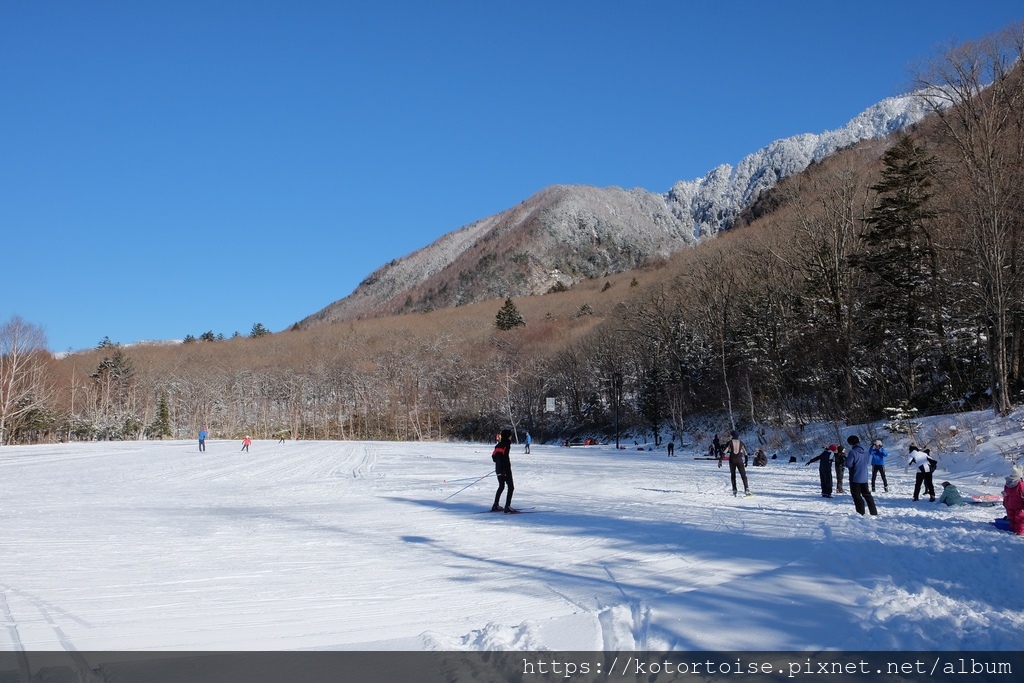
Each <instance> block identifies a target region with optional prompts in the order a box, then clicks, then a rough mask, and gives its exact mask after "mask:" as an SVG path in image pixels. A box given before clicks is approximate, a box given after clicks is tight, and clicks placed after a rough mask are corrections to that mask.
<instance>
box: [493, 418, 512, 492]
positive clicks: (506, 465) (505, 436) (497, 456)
mask: <svg viewBox="0 0 1024 683" xmlns="http://www.w3.org/2000/svg"><path fill="white" fill-rule="evenodd" d="M511 450H512V430H511V429H503V430H501V433H500V434H499V435H498V445H496V446H495V447H494V451H493V452H492V453H491V460H493V461H494V473H495V474H496V475H498V491H497V493H495V494H494V505H492V506H491V512H498V511H500V510H501V509H502V508H501V506H500V505H499V503H498V501H499V500H500V499H501V492H502V491H504V490H505V487H506V486H507V487H508V493H507V494H506V495H505V508H504V510H505V512H515V510H513V509H512V492H513V491H515V488H516V486H515V483H514V482H513V481H512V461H511V459H510V458H509V452H511Z"/></svg>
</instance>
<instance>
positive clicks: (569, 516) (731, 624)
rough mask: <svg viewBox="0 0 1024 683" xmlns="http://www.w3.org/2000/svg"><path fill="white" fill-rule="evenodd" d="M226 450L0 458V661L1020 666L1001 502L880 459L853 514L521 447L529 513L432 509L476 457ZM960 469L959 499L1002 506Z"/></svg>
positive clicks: (811, 497) (488, 492)
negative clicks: (282, 653)
mask: <svg viewBox="0 0 1024 683" xmlns="http://www.w3.org/2000/svg"><path fill="white" fill-rule="evenodd" d="M1013 438H1016V437H1013ZM239 448H240V444H239V443H236V442H227V441H208V442H207V452H206V453H198V452H197V449H196V444H195V443H194V442H191V441H189V442H185V441H175V442H136V443H131V442H115V443H88V444H66V445H53V446H16V447H4V448H3V449H0V521H2V524H3V529H4V534H3V539H2V541H0V551H2V553H3V555H2V556H3V560H2V564H0V567H2V569H0V618H2V619H3V622H4V626H5V628H3V629H0V648H2V649H4V650H20V649H25V650H57V651H60V650H66V651H69V652H71V651H75V650H77V651H101V650H180V651H185V650H192V651H195V650H288V649H362V650H381V649H407V650H423V649H429V650H543V649H552V650H563V651H572V650H634V649H635V650H650V651H655V650H680V649H687V650H807V649H840V650H890V649H891V650H924V649H927V650H947V649H956V650H959V649H965V650H972V649H973V650H1014V649H1019V643H1020V638H1021V635H1022V633H1024V617H1022V616H1021V614H1022V607H1024V598H1021V597H1020V591H1019V590H1017V588H1016V586H1019V585H1020V584H1021V580H1022V579H1024V571H1022V563H1021V553H1022V551H1024V546H1022V541H1021V539H1019V538H1017V537H1014V536H1012V535H1011V534H1007V533H1005V532H999V531H997V530H995V529H994V527H992V526H991V525H989V524H988V522H989V521H990V520H991V519H993V518H994V517H996V516H1001V515H1002V509H1001V507H996V508H991V507H989V508H984V507H976V506H965V507H960V508H950V509H946V508H945V506H938V505H937V504H933V503H928V502H927V501H922V502H917V503H914V502H912V501H911V500H910V498H911V492H912V489H913V474H912V473H909V472H905V471H904V470H903V469H902V467H900V466H899V465H898V463H892V464H891V465H890V466H889V467H887V472H888V474H889V485H890V491H891V493H888V494H886V493H881V492H879V493H877V494H876V501H877V503H878V507H879V513H880V514H879V516H878V517H877V518H865V517H861V516H860V515H857V514H856V513H855V512H854V508H853V504H852V501H851V498H850V496H849V495H848V494H845V495H837V496H836V497H835V498H833V499H823V498H821V497H820V489H819V486H818V478H817V467H816V466H811V467H803V466H802V463H796V464H790V463H784V462H782V461H781V460H780V461H771V462H770V464H769V466H768V467H765V468H755V467H750V468H748V475H749V477H750V482H751V489H752V490H753V491H754V492H755V493H756V495H755V496H754V497H751V498H744V497H742V496H741V497H739V498H734V497H733V496H732V494H731V485H730V484H729V475H728V468H727V467H723V468H721V469H719V468H717V467H716V463H715V462H713V461H706V460H695V459H693V458H692V456H691V454H689V453H686V452H683V451H682V450H679V451H677V453H678V456H679V457H677V458H671V459H670V458H666V457H665V455H664V451H663V450H662V451H661V452H647V451H635V450H632V451H630V450H623V451H616V450H615V449H614V448H611V447H592V448H560V447H547V446H542V445H538V444H534V446H533V449H532V450H533V453H532V454H530V455H525V454H523V453H522V447H520V446H514V448H513V453H512V463H513V472H514V476H515V481H516V493H515V497H514V501H513V505H514V506H516V507H519V508H523V509H528V508H533V509H535V510H536V512H537V514H523V515H515V516H509V515H503V514H493V513H490V512H482V511H484V510H487V509H488V508H489V507H490V504H491V501H492V499H493V495H494V490H495V487H496V481H495V479H494V477H493V475H492V476H489V477H486V478H484V479H483V480H482V481H480V482H479V483H477V484H475V485H473V486H471V487H469V488H468V489H466V490H465V491H463V492H462V493H459V494H458V495H455V496H454V497H452V498H451V499H449V500H448V501H447V502H442V499H444V498H445V497H447V496H449V495H451V494H452V493H454V492H455V491H457V490H458V489H459V488H461V487H462V486H465V484H466V483H468V481H469V480H467V481H447V482H446V481H445V480H452V479H462V478H465V477H473V478H475V477H479V476H481V475H484V474H485V473H487V472H489V471H490V469H491V467H492V464H491V461H490V450H491V446H490V445H487V444H447V443H359V442H313V441H299V442H287V443H284V444H278V443H277V442H274V441H256V442H254V443H253V445H252V448H251V452H250V453H240V452H239ZM806 455H807V456H809V455H812V454H806ZM980 457H982V456H978V458H980ZM978 458H974V459H973V460H971V463H972V466H973V465H977V463H978V462H979V460H978ZM982 459H983V460H984V458H982ZM961 460H962V461H964V462H966V460H967V459H966V457H965V458H961ZM984 462H985V467H988V466H989V464H990V460H985V461H984ZM997 464H998V463H997ZM893 465H895V466H893ZM981 469H984V468H981ZM990 469H991V468H990ZM961 470H962V472H961V473H960V475H961V479H958V480H957V483H958V484H960V485H961V490H965V492H982V491H983V492H996V491H998V488H997V487H996V486H995V484H994V483H993V477H992V476H991V475H989V474H984V473H981V471H980V469H978V467H975V469H973V470H971V469H970V468H967V467H966V466H962V467H961ZM955 474H956V473H954V472H948V471H943V470H940V472H938V473H936V485H937V486H938V482H940V481H942V480H943V479H944V478H955ZM998 483H999V484H1001V480H1000V481H999V482H998ZM741 486H742V485H741ZM972 487H973V490H972ZM940 488H941V487H940ZM503 500H504V498H503ZM940 507H941V509H940Z"/></svg>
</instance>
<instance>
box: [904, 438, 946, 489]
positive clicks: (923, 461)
mask: <svg viewBox="0 0 1024 683" xmlns="http://www.w3.org/2000/svg"><path fill="white" fill-rule="evenodd" d="M938 466H939V461H938V460H936V459H935V458H933V457H932V454H931V451H929V450H928V449H927V448H925V449H924V450H919V449H918V447H917V446H914V445H911V446H910V456H909V457H908V458H907V467H911V468H917V472H916V473H915V474H916V475H917V476H916V479H915V481H914V500H917V499H918V497H920V495H921V486H922V485H924V492H925V493H926V494H928V498H929V500H930V501H931V502H933V503H934V502H935V484H934V483H933V482H932V472H934V471H935V468H936V467H938Z"/></svg>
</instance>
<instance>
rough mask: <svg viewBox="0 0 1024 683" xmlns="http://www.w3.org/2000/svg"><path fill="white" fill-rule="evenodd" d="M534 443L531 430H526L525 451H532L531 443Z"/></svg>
mask: <svg viewBox="0 0 1024 683" xmlns="http://www.w3.org/2000/svg"><path fill="white" fill-rule="evenodd" d="M531 443H533V437H532V436H530V432H526V450H525V451H523V453H529V452H530V444H531Z"/></svg>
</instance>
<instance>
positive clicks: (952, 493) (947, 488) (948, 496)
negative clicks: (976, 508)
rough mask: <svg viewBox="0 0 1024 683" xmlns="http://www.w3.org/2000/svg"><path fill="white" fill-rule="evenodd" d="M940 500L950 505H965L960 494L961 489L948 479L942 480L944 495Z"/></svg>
mask: <svg viewBox="0 0 1024 683" xmlns="http://www.w3.org/2000/svg"><path fill="white" fill-rule="evenodd" d="M939 502H940V503H945V504H946V505H949V506H953V505H964V498H963V496H961V495H960V490H959V489H958V488H957V487H955V486H953V485H952V484H950V483H949V482H948V481H944V482H942V495H941V496H939Z"/></svg>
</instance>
